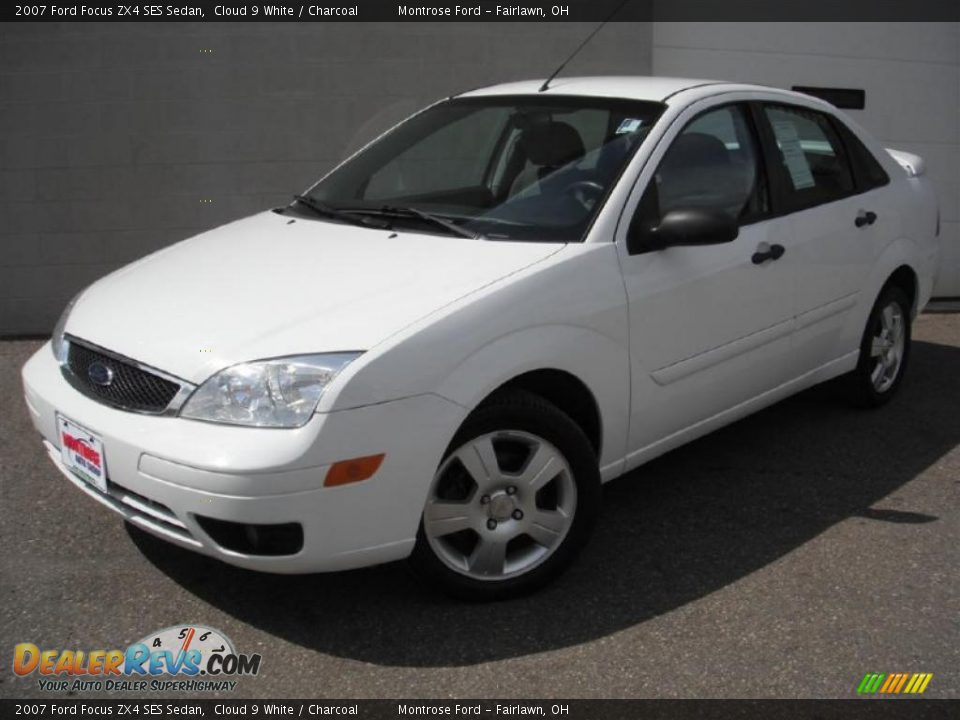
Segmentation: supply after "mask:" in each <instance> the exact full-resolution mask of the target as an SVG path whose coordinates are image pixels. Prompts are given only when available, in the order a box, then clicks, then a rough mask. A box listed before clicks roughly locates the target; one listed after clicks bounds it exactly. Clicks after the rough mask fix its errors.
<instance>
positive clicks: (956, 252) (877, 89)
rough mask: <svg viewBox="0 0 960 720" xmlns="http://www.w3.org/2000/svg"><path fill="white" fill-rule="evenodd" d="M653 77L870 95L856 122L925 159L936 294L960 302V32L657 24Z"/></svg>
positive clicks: (885, 26)
mask: <svg viewBox="0 0 960 720" xmlns="http://www.w3.org/2000/svg"><path fill="white" fill-rule="evenodd" d="M653 71H654V74H656V75H678V76H681V77H707V78H720V79H726V80H739V81H746V82H759V83H763V84H766V85H774V86H778V87H785V88H789V87H791V86H792V85H813V86H827V87H852V88H862V89H864V90H865V91H866V108H865V109H864V110H851V111H849V112H850V114H851V115H852V116H853V117H854V118H856V120H857V122H859V123H860V124H862V125H863V126H864V127H866V128H868V129H869V130H870V131H871V132H872V133H873V134H874V135H875V136H876V137H877V138H878V139H879V140H881V141H882V142H883V143H884V144H885V145H886V146H887V147H894V148H898V149H901V150H907V151H909V152H915V153H917V154H919V155H922V156H923V157H924V158H926V160H927V166H928V172H929V174H930V177H931V178H932V179H933V180H934V182H935V183H936V186H937V190H938V193H939V196H940V207H941V221H942V228H941V237H942V248H943V257H942V262H941V269H940V275H939V277H938V278H937V282H936V286H935V288H934V294H935V295H939V296H944V297H955V296H960V24H958V23H875V22H858V23H655V24H654V29H653Z"/></svg>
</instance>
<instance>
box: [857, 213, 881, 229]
mask: <svg viewBox="0 0 960 720" xmlns="http://www.w3.org/2000/svg"><path fill="white" fill-rule="evenodd" d="M876 221H877V214H876V213H875V212H873V211H872V210H861V211H860V212H859V213H857V218H856V220H854V221H853V224H854V225H856V226H857V227H858V228H860V227H863V226H864V225H873V224H874V223H875V222H876Z"/></svg>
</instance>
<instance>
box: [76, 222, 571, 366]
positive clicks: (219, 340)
mask: <svg viewBox="0 0 960 720" xmlns="http://www.w3.org/2000/svg"><path fill="white" fill-rule="evenodd" d="M562 247H563V246H562V245H558V244H549V243H548V244H543V243H518V242H494V241H483V240H471V239H468V238H459V237H450V236H446V235H432V234H419V233H409V232H405V231H399V232H397V233H393V232H389V231H384V230H376V229H366V228H361V227H356V226H352V225H344V224H339V223H334V222H326V221H322V220H313V219H304V218H300V217H294V216H290V215H280V214H277V213H273V212H265V213H261V214H258V215H254V216H252V217H249V218H246V219H244V220H239V221H237V222H233V223H230V224H228V225H224V226H222V227H219V228H216V229H214V230H211V231H210V232H206V233H203V234H201V235H198V236H196V237H194V238H191V239H189V240H185V241H183V242H181V243H177V244H176V245H172V246H170V247H168V248H165V249H163V250H160V251H159V252H156V253H153V254H152V255H149V256H147V257H145V258H143V259H141V260H138V261H137V262H135V263H133V264H131V265H128V266H126V267H124V268H121V269H120V270H118V271H116V272H115V273H113V274H111V275H108V276H106V277H104V278H102V279H101V280H99V281H97V282H96V283H94V284H93V285H92V286H91V287H90V288H88V289H87V290H86V291H85V292H84V293H83V294H82V296H81V297H80V299H79V300H78V301H77V303H76V305H75V306H74V308H73V312H72V313H71V315H70V318H69V320H68V321H67V326H66V332H67V333H69V334H71V335H74V336H76V337H78V338H82V339H85V340H87V341H89V342H92V343H95V344H97V345H100V346H101V347H104V348H106V349H108V350H112V351H114V352H117V353H120V354H122V355H125V356H127V357H130V358H133V359H135V360H138V361H140V362H142V363H145V364H147V365H151V366H153V367H155V368H157V369H160V370H163V371H165V372H168V373H171V374H173V375H176V376H179V377H181V378H184V379H186V380H189V381H191V382H194V383H199V382H202V381H203V380H205V379H206V378H207V377H209V376H210V375H211V374H213V373H214V372H216V371H217V370H220V369H222V368H224V367H227V366H229V365H233V364H236V363H239V362H245V361H248V360H255V359H261V358H267V357H279V356H283V355H294V354H300V353H315V352H336V351H346V350H369V349H370V348H372V347H374V346H375V345H377V344H378V343H380V342H382V341H383V340H385V339H386V338H387V337H389V336H390V335H392V334H394V333H396V332H398V331H399V330H401V329H403V328H404V327H406V326H407V325H410V324H411V323H413V322H415V321H417V320H419V319H421V318H423V317H425V316H426V315H428V314H430V313H431V312H434V311H436V310H438V309H440V308H442V307H444V306H445V305H448V304H449V303H452V302H454V301H455V300H457V299H459V298H461V297H463V296H464V295H467V294H469V293H471V292H474V291H476V290H478V289H480V288H482V287H484V286H485V285H489V284H490V283H493V282H495V281H497V280H499V279H501V278H503V277H505V276H507V275H509V274H511V273H514V272H516V271H518V270H521V269H523V268H524V267H527V266H529V265H531V264H533V263H536V262H538V261H540V260H543V259H544V258H546V257H549V256H550V255H552V254H554V253H556V252H558V251H559V250H560V249H561V248H562Z"/></svg>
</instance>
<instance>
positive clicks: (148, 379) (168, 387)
mask: <svg viewBox="0 0 960 720" xmlns="http://www.w3.org/2000/svg"><path fill="white" fill-rule="evenodd" d="M96 363H100V364H102V365H104V366H105V367H106V368H107V369H108V371H109V372H110V373H112V376H111V380H110V382H109V383H108V384H98V383H95V382H93V380H91V378H90V366H91V365H94V364H96ZM67 367H68V369H69V371H70V373H71V374H72V376H73V377H72V380H73V384H74V386H75V387H76V388H77V389H78V390H80V391H81V392H82V393H84V394H85V395H89V396H90V397H92V398H94V399H96V400H100V401H101V402H103V403H106V404H108V405H113V406H114V407H118V408H122V409H124V410H135V411H137V412H147V413H161V412H163V411H164V410H165V409H166V407H167V406H168V405H169V404H170V401H171V400H173V398H174V397H176V395H177V393H178V392H179V391H180V385H179V384H177V383H175V382H173V381H171V380H167V379H166V378H162V377H160V376H158V375H155V374H153V373H151V372H149V371H147V370H144V369H142V368H139V367H137V366H136V365H134V364H133V363H130V362H125V361H123V360H119V359H117V358H116V357H113V356H111V355H106V354H104V353H101V352H98V351H97V350H94V349H93V348H90V347H87V346H86V345H81V344H79V343H77V342H76V341H74V340H71V341H70V348H69V351H68V353H67ZM98 369H99V368H98Z"/></svg>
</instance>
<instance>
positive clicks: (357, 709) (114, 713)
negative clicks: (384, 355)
mask: <svg viewBox="0 0 960 720" xmlns="http://www.w3.org/2000/svg"><path fill="white" fill-rule="evenodd" d="M958 711H960V701H957V700H933V699H930V700H927V699H921V698H914V699H907V698H897V699H892V698H891V699H886V700H884V699H857V700H497V701H494V700H456V701H454V700H448V701H437V700H428V701H421V700H275V701H268V700H159V699H150V700H138V699H132V700H56V699H38V700H23V701H18V700H0V717H3V718H57V717H76V718H89V717H97V718H103V717H119V716H126V717H130V718H135V717H136V718H141V717H156V718H173V717H177V718H181V717H183V718H187V717H203V718H250V717H257V718H262V717H281V718H283V717H291V718H334V717H335V718H341V719H346V718H359V719H360V720H395V719H396V720H407V719H408V718H450V719H451V720H476V719H477V718H490V719H491V720H493V719H494V718H496V719H497V720H529V719H530V718H551V719H555V720H747V719H749V720H764V719H767V718H769V719H773V718H776V720H814V719H817V720H900V719H901V718H902V719H906V718H909V719H910V720H941V719H942V720H947V719H948V718H949V719H950V720H953V718H956V717H958V714H957V713H958Z"/></svg>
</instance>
